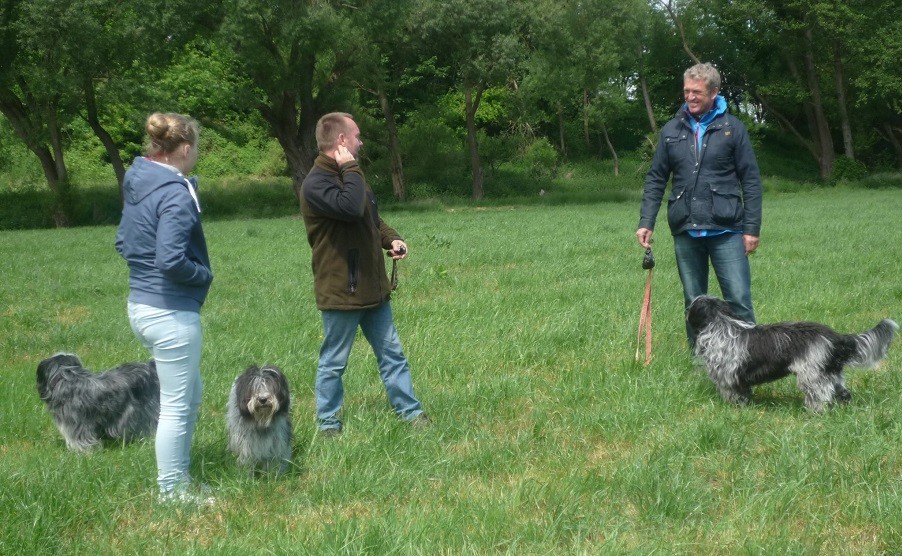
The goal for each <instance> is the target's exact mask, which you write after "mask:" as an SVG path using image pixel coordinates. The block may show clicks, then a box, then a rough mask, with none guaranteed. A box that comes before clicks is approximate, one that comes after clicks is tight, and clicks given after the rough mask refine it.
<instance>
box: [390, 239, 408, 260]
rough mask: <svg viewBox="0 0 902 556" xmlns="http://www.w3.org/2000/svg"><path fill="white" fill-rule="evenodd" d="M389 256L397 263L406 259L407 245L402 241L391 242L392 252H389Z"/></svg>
mask: <svg viewBox="0 0 902 556" xmlns="http://www.w3.org/2000/svg"><path fill="white" fill-rule="evenodd" d="M388 255H389V256H390V257H391V258H392V259H394V260H396V261H398V260H401V259H404V258H406V257H407V244H406V243H404V242H403V241H401V240H400V239H396V240H394V241H393V242H391V250H390V251H389V252H388Z"/></svg>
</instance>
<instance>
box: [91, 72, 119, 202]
mask: <svg viewBox="0 0 902 556" xmlns="http://www.w3.org/2000/svg"><path fill="white" fill-rule="evenodd" d="M85 106H86V108H87V118H85V119H86V120H87V122H88V125H89V126H91V129H92V130H94V135H96V136H97V138H98V139H100V142H101V143H102V144H103V148H104V149H106V154H107V156H108V157H109V158H110V164H112V165H113V171H114V172H115V173H116V183H117V184H118V185H119V200H120V201H123V200H124V197H123V193H122V182H123V181H124V180H125V165H124V164H123V163H122V156H120V154H119V148H118V147H116V143H115V142H114V141H113V138H112V137H111V136H110V134H109V133H108V132H107V130H106V129H105V128H104V127H103V125H101V123H100V118H99V117H98V116H97V97H96V95H95V91H94V80H92V79H91V78H90V77H89V78H87V79H86V80H85Z"/></svg>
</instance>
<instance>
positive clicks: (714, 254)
mask: <svg viewBox="0 0 902 556" xmlns="http://www.w3.org/2000/svg"><path fill="white" fill-rule="evenodd" d="M673 245H674V250H675V251H676V263H677V268H678V269H679V271H680V281H682V282H683V298H684V301H685V303H686V307H689V304H690V303H692V300H693V299H695V298H696V297H698V296H700V295H706V294H707V293H708V261H709V260H710V261H711V266H712V267H714V274H715V275H716V276H717V282H718V283H719V284H720V291H721V293H722V294H723V298H724V300H725V301H726V302H727V303H729V304H730V307H731V308H732V309H733V312H734V313H736V316H737V317H739V318H740V319H742V320H744V321H747V322H755V312H754V310H753V309H752V273H751V269H750V268H749V258H748V255H746V254H745V243H744V242H743V240H742V234H738V233H726V234H721V235H717V236H708V237H691V236H690V235H689V234H687V233H682V234H679V235H676V236H674V237H673ZM686 337H687V338H688V340H689V345H690V346H694V345H695V331H694V330H692V329H691V327H690V326H689V324H688V323H686Z"/></svg>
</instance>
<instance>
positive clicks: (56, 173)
mask: <svg viewBox="0 0 902 556" xmlns="http://www.w3.org/2000/svg"><path fill="white" fill-rule="evenodd" d="M19 87H20V89H22V90H27V86H26V84H25V83H19ZM0 113H2V114H3V115H4V116H5V117H6V119H7V120H8V121H9V123H10V125H11V126H12V128H13V131H14V132H15V134H16V136H18V137H19V139H21V140H22V142H23V143H25V146H26V147H27V148H28V150H30V151H31V152H32V153H33V154H34V155H35V156H36V157H38V160H39V161H40V163H41V170H42V171H43V172H44V179H45V180H47V187H49V188H50V191H52V192H53V193H54V196H55V197H56V199H55V203H54V204H55V206H54V208H53V221H54V224H55V225H56V226H57V227H58V228H65V227H68V226H70V225H71V223H72V202H71V191H70V187H69V174H68V172H67V171H66V164H65V161H64V159H63V146H62V134H61V133H60V130H59V129H58V126H57V123H56V107H55V106H54V105H53V103H48V104H47V105H43V106H36V105H32V106H26V105H25V104H23V102H22V100H21V99H20V98H19V97H18V96H17V95H16V94H15V93H14V92H13V91H11V90H10V89H8V88H3V89H0ZM40 118H43V119H44V120H43V121H46V124H43V123H40V122H41V120H40ZM36 120H38V121H36ZM45 138H49V139H50V144H49V145H48V144H47V143H46V142H45Z"/></svg>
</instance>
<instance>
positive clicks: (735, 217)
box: [711, 186, 744, 228]
mask: <svg viewBox="0 0 902 556" xmlns="http://www.w3.org/2000/svg"><path fill="white" fill-rule="evenodd" d="M743 216H744V209H743V208H742V203H741V202H740V199H739V193H738V192H736V191H734V190H733V191H731V190H730V188H726V187H720V186H711V220H712V222H714V223H715V224H719V225H721V226H728V227H731V228H735V227H737V226H741V225H742V217H743Z"/></svg>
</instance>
